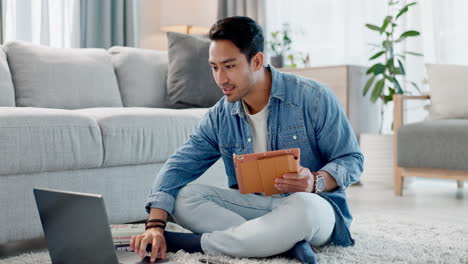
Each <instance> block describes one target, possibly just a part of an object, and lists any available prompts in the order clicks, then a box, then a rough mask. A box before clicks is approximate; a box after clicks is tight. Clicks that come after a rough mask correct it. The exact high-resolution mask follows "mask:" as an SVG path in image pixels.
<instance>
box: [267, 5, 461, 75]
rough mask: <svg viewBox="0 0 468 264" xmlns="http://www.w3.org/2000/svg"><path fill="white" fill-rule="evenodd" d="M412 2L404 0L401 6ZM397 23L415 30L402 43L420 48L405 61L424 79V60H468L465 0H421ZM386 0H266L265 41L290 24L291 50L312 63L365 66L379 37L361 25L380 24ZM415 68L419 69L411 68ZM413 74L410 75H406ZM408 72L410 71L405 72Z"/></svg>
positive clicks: (408, 48) (430, 61)
mask: <svg viewBox="0 0 468 264" xmlns="http://www.w3.org/2000/svg"><path fill="white" fill-rule="evenodd" d="M410 2H413V1H409V0H407V1H403V2H402V5H404V4H406V3H410ZM417 2H418V4H417V5H415V6H412V7H411V9H410V11H409V12H408V13H407V14H406V15H405V16H403V17H402V18H403V20H402V21H401V22H400V23H401V24H400V31H402V30H405V29H416V30H419V31H420V32H421V36H420V37H417V38H408V39H407V41H405V42H404V43H405V45H404V46H403V47H402V48H403V49H404V50H407V51H417V52H422V53H424V55H425V56H424V57H423V58H417V57H411V56H409V57H408V59H410V61H408V63H409V64H410V68H413V72H414V74H415V75H418V76H419V77H418V78H419V79H421V80H419V81H422V76H423V75H424V74H423V71H421V69H423V68H424V67H423V66H424V65H423V64H424V63H446V64H468V50H467V49H466V47H468V30H467V28H468V20H467V19H466V14H468V1H466V0H444V1H440V0H420V1H417ZM386 6H387V0H353V1H348V0H293V1H283V0H269V1H268V2H267V5H266V24H267V27H266V28H267V32H266V35H267V40H268V38H269V37H270V33H271V32H273V31H276V30H279V29H281V26H282V24H283V23H289V24H290V26H291V28H292V30H293V49H294V50H296V51H302V52H306V53H308V54H309V55H310V64H311V66H323V65H336V64H357V65H365V66H366V65H369V62H368V58H369V57H370V56H371V55H372V47H371V46H369V45H368V43H378V40H379V36H378V34H376V33H375V32H373V31H371V30H369V29H367V28H365V27H364V24H366V23H371V24H376V25H381V23H382V20H383V18H384V17H385V14H386V12H387V7H386ZM414 68H419V69H417V70H414ZM409 75H411V74H409ZM409 77H410V76H409Z"/></svg>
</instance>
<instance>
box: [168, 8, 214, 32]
mask: <svg viewBox="0 0 468 264" xmlns="http://www.w3.org/2000/svg"><path fill="white" fill-rule="evenodd" d="M217 7H218V4H217V1H216V0H189V1H187V0H185V1H184V0H162V1H161V21H160V24H161V30H162V31H171V32H179V33H187V34H207V33H208V30H209V29H210V27H211V25H213V24H214V23H215V22H216V17H217Z"/></svg>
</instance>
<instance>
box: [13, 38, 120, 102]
mask: <svg viewBox="0 0 468 264" xmlns="http://www.w3.org/2000/svg"><path fill="white" fill-rule="evenodd" d="M5 50H6V53H7V57H8V63H9V65H10V70H11V75H12V78H13V84H14V86H15V93H16V105H17V106H32V107H46V108H62V109H78V108H87V107H100V106H102V107H116V106H122V100H121V98H120V92H119V88H118V85H117V78H116V77H115V73H114V67H113V65H112V61H111V56H110V55H109V53H108V52H107V50H104V49H68V48H51V47H47V46H40V45H34V44H30V43H27V42H20V41H14V42H9V43H7V44H6V45H5Z"/></svg>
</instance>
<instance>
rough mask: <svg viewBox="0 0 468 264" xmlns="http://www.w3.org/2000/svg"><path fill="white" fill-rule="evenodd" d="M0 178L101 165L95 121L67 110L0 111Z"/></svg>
mask: <svg viewBox="0 0 468 264" xmlns="http://www.w3.org/2000/svg"><path fill="white" fill-rule="evenodd" d="M0 157H2V158H0V174H18V173H32V172H45V171H59V170H74V169H87V168H96V167H100V166H101V165H102V160H103V150H102V140H101V132H100V131H99V126H98V124H97V122H96V120H94V119H92V118H90V117H87V116H85V115H83V114H80V113H76V112H73V111H70V110H61V109H46V108H32V107H0Z"/></svg>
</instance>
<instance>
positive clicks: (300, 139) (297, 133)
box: [278, 129, 308, 149]
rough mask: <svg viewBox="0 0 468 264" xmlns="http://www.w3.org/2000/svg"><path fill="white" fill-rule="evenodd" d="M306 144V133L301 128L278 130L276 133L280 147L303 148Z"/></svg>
mask: <svg viewBox="0 0 468 264" xmlns="http://www.w3.org/2000/svg"><path fill="white" fill-rule="evenodd" d="M304 144H308V140H307V135H306V133H305V131H303V130H302V129H290V130H287V131H284V132H280V133H279V135H278V145H279V147H280V149H288V148H303V147H304Z"/></svg>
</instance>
